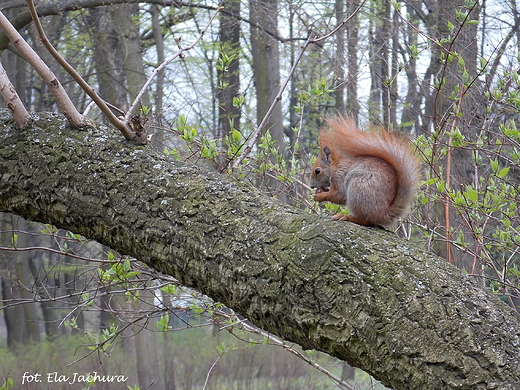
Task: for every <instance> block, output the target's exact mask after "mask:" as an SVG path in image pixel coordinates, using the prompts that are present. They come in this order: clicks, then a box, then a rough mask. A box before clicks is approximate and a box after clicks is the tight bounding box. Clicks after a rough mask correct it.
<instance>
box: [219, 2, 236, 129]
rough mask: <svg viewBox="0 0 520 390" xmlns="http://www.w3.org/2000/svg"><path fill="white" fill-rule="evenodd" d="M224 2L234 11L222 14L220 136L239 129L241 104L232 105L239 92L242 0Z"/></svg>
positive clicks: (228, 8)
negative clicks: (224, 59)
mask: <svg viewBox="0 0 520 390" xmlns="http://www.w3.org/2000/svg"><path fill="white" fill-rule="evenodd" d="M222 6H223V7H225V9H226V10H227V11H229V12H231V13H233V15H236V16H230V15H228V14H226V13H221V14H220V27H219V31H220V47H219V51H220V58H221V59H222V58H224V57H227V58H229V59H230V61H229V63H227V61H223V62H224V64H220V65H221V67H219V68H218V71H217V80H218V85H217V88H218V89H217V99H218V107H219V114H218V118H219V130H220V131H219V134H218V137H219V138H224V137H226V136H227V135H228V134H230V133H231V131H232V130H233V128H235V129H237V130H238V129H240V114H241V111H240V107H235V106H234V105H233V98H236V97H238V96H239V95H240V60H239V59H240V55H241V53H240V20H239V19H238V16H239V15H240V0H227V1H223V2H222Z"/></svg>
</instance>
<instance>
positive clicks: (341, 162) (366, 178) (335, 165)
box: [311, 117, 420, 226]
mask: <svg viewBox="0 0 520 390" xmlns="http://www.w3.org/2000/svg"><path fill="white" fill-rule="evenodd" d="M327 123H328V125H329V127H330V128H329V129H325V130H322V131H321V132H320V149H321V152H320V157H319V158H318V159H317V160H316V163H315V164H314V166H313V168H312V172H311V187H313V188H317V190H316V193H315V194H314V200H316V201H318V202H324V201H328V202H332V203H337V204H342V205H347V206H348V208H349V210H350V213H351V214H350V215H346V214H336V215H335V216H334V217H333V218H334V219H337V220H347V221H351V222H355V223H358V224H360V225H367V226H390V225H393V224H394V222H395V220H396V219H397V218H399V217H401V216H403V215H404V214H405V213H406V211H407V209H408V208H409V206H410V205H411V203H412V201H413V198H414V195H415V192H416V189H417V186H418V184H419V181H420V174H419V160H418V159H417V157H416V156H415V154H414V153H413V151H412V149H411V146H410V144H409V142H408V140H407V139H406V138H405V137H403V136H401V135H399V134H397V133H394V132H388V131H386V130H371V131H361V130H359V129H358V128H357V126H356V124H355V122H354V120H353V119H352V118H349V117H338V118H336V119H330V120H328V121H327Z"/></svg>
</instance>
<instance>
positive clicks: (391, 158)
mask: <svg viewBox="0 0 520 390" xmlns="http://www.w3.org/2000/svg"><path fill="white" fill-rule="evenodd" d="M327 123H328V125H329V126H330V129H325V130H322V131H321V132H320V145H321V147H323V146H325V145H329V146H330V145H334V150H335V151H336V152H338V154H339V155H336V156H332V158H333V160H334V159H338V160H340V159H342V158H344V157H342V156H341V155H343V156H348V157H359V156H374V157H379V158H381V159H382V160H384V161H386V162H388V163H389V164H390V165H391V166H392V167H393V168H394V169H395V172H396V174H397V184H398V185H397V194H396V197H395V199H394V202H393V203H392V205H391V209H390V210H389V214H390V215H389V217H391V218H392V219H396V218H399V217H401V216H402V215H403V214H404V213H405V212H406V209H407V208H408V206H409V205H410V204H411V203H412V201H413V197H414V196H415V192H416V190H417V187H418V185H419V182H420V163H419V159H418V158H417V156H416V155H415V153H414V152H413V150H412V146H411V144H410V142H409V140H408V139H407V138H406V137H404V136H402V135H400V134H398V133H395V132H389V131H387V130H384V129H373V130H370V131H362V130H360V129H359V128H358V127H357V126H356V124H355V122H354V120H353V119H352V118H351V117H337V118H334V119H329V120H327Z"/></svg>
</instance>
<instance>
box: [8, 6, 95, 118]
mask: <svg viewBox="0 0 520 390" xmlns="http://www.w3.org/2000/svg"><path fill="white" fill-rule="evenodd" d="M0 28H1V29H2V30H3V31H4V33H5V35H7V37H8V38H9V40H10V41H11V42H13V44H14V46H15V47H16V48H17V49H18V51H19V52H20V54H21V55H22V56H23V57H24V58H25V59H26V60H27V62H28V63H29V64H31V66H32V67H33V68H34V70H36V72H38V74H39V75H40V77H41V78H42V79H43V81H44V82H45V83H46V84H47V85H48V87H49V90H50V91H51V93H52V95H53V96H54V98H55V99H56V103H58V106H59V107H60V109H61V111H62V112H63V114H64V115H65V117H66V118H67V119H68V121H69V123H70V124H71V125H72V126H74V127H81V126H83V125H84V124H85V118H84V117H83V115H81V114H80V113H79V112H78V110H76V107H74V104H72V101H71V100H70V98H69V96H68V95H67V93H66V92H65V90H64V89H63V86H62V85H61V83H60V82H59V80H58V79H57V78H56V76H55V75H54V73H52V71H51V70H50V68H49V67H48V66H47V65H46V64H45V62H43V61H42V59H41V58H40V57H39V56H38V54H36V52H35V51H34V50H33V49H32V48H31V47H30V46H29V44H28V43H27V42H26V41H25V40H24V39H23V38H22V36H21V35H20V33H19V32H18V31H17V30H16V29H15V28H14V27H13V25H12V24H11V22H9V20H8V19H7V18H6V17H5V15H4V14H3V13H2V12H0Z"/></svg>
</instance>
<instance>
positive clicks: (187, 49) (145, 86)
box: [124, 7, 223, 122]
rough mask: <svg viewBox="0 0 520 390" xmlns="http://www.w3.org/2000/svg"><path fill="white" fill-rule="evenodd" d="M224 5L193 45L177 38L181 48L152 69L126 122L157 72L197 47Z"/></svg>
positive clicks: (126, 116) (127, 115)
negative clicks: (183, 43)
mask: <svg viewBox="0 0 520 390" xmlns="http://www.w3.org/2000/svg"><path fill="white" fill-rule="evenodd" d="M222 9H223V7H218V8H217V10H216V11H215V13H214V14H213V16H212V17H211V19H210V20H209V22H208V24H207V26H206V27H205V28H204V30H202V32H201V33H200V34H199V36H198V37H197V39H195V42H193V43H192V44H191V45H189V46H187V47H182V46H181V45H180V40H176V42H177V45H178V46H179V50H178V51H177V52H176V53H175V54H174V55H172V56H171V57H170V58H167V59H166V60H165V61H164V62H163V63H162V64H160V65H159V66H158V67H157V68H155V69H154V70H153V71H152V74H151V75H150V77H148V80H146V83H145V84H144V85H143V87H142V88H141V90H140V91H139V93H138V94H137V96H136V98H135V99H134V101H133V102H132V104H131V106H130V108H129V109H128V111H127V112H126V115H125V119H124V121H125V122H129V121H130V118H131V117H132V112H134V111H135V109H136V108H137V106H138V105H139V104H140V103H141V99H142V97H143V95H144V93H145V92H146V90H147V89H148V88H149V87H150V84H151V83H152V80H153V79H154V78H155V76H157V74H158V73H159V72H160V71H161V70H163V69H164V68H165V67H166V66H167V65H168V64H169V63H170V62H172V61H173V60H174V59H176V58H177V57H180V58H182V56H183V53H184V52H185V51H189V50H191V49H193V48H194V47H195V45H197V43H199V41H200V40H201V39H202V37H203V36H204V33H205V32H206V31H207V30H208V29H209V27H210V26H211V24H212V23H213V20H214V19H215V18H216V16H217V14H218V13H219V12H220V10H222Z"/></svg>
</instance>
